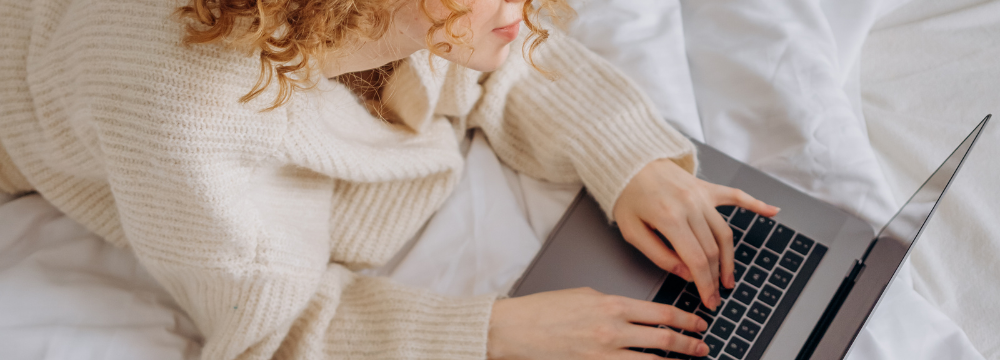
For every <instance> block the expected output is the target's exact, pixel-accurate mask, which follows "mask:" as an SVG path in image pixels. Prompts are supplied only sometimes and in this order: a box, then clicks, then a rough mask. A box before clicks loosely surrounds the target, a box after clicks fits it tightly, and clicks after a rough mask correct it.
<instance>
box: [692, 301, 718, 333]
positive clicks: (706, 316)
mask: <svg viewBox="0 0 1000 360" xmlns="http://www.w3.org/2000/svg"><path fill="white" fill-rule="evenodd" d="M701 308H702V307H701V306H699V307H698V311H695V312H694V314H695V315H698V316H699V317H701V318H702V319H704V320H705V322H706V323H708V326H712V321H713V320H715V316H712V315H709V314H708V313H707V312H704V311H701ZM699 339H701V338H699Z"/></svg>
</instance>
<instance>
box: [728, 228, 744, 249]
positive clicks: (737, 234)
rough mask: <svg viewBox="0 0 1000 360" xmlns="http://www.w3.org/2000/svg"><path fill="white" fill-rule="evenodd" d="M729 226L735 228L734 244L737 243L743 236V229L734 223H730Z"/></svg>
mask: <svg viewBox="0 0 1000 360" xmlns="http://www.w3.org/2000/svg"><path fill="white" fill-rule="evenodd" d="M729 228H730V229H733V245H736V244H737V243H739V242H740V239H742V238H743V230H740V229H737V228H736V227H735V226H732V225H729Z"/></svg>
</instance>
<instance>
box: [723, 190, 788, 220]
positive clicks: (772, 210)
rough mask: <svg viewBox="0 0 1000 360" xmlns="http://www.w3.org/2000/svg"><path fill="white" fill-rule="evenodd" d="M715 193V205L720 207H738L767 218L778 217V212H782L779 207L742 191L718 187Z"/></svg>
mask: <svg viewBox="0 0 1000 360" xmlns="http://www.w3.org/2000/svg"><path fill="white" fill-rule="evenodd" d="M713 193H714V195H715V203H716V204H718V205H736V206H739V207H741V208H744V209H747V210H750V211H753V212H755V213H758V214H761V215H763V216H767V217H771V216H774V215H777V214H778V211H781V209H779V208H778V207H776V206H772V205H768V204H767V203H765V202H763V201H760V200H757V199H756V198H754V197H753V196H750V195H749V194H747V193H745V192H743V190H740V189H734V188H731V187H726V186H721V185H716V186H715V191H713Z"/></svg>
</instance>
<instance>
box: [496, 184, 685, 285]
mask: <svg viewBox="0 0 1000 360" xmlns="http://www.w3.org/2000/svg"><path fill="white" fill-rule="evenodd" d="M569 211H570V213H569V214H568V216H567V217H566V218H565V219H564V220H563V221H562V222H561V223H560V224H559V225H558V226H557V227H556V228H555V229H553V231H552V233H553V234H555V236H554V237H553V238H551V239H549V241H548V242H547V243H546V244H545V247H543V248H542V250H541V253H540V254H539V255H538V256H537V257H536V258H535V260H534V262H533V263H532V264H531V266H530V267H529V268H528V270H527V271H526V272H525V275H524V277H523V278H522V279H521V281H520V283H519V284H518V285H517V286H515V288H514V291H513V292H512V293H511V296H524V295H529V294H534V293H537V292H542V291H550V290H561V289H570V288H577V287H591V288H593V289H595V290H597V291H600V292H602V293H605V294H614V295H621V296H627V297H630V298H634V299H640V300H648V299H649V298H651V297H652V296H653V293H654V290H655V289H656V288H657V287H658V285H659V284H660V282H662V281H663V278H664V276H665V275H666V272H665V271H663V270H661V269H660V268H658V267H656V265H655V264H653V263H652V262H651V261H649V259H647V258H646V256H645V255H643V254H642V253H641V252H639V250H636V249H635V247H633V246H632V245H631V244H629V243H627V242H626V241H625V239H623V238H622V236H621V234H620V233H619V232H618V230H617V229H615V228H612V227H610V226H608V225H607V222H608V220H607V218H606V217H605V216H604V213H603V212H602V211H601V209H600V207H599V205H598V204H597V202H595V201H594V200H593V199H592V198H591V197H590V195H586V194H584V193H582V192H581V196H578V198H577V199H576V200H575V201H574V202H573V204H572V205H570V209H569Z"/></svg>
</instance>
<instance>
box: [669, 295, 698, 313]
mask: <svg viewBox="0 0 1000 360" xmlns="http://www.w3.org/2000/svg"><path fill="white" fill-rule="evenodd" d="M699 302H701V300H698V298H697V297H695V296H694V295H691V294H688V293H683V294H681V298H680V299H677V304H674V306H676V307H677V308H678V309H681V310H684V311H686V312H689V313H693V312H694V309H697V308H698V303H699Z"/></svg>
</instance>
